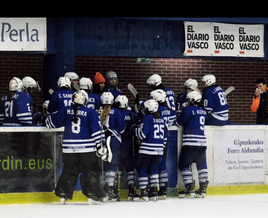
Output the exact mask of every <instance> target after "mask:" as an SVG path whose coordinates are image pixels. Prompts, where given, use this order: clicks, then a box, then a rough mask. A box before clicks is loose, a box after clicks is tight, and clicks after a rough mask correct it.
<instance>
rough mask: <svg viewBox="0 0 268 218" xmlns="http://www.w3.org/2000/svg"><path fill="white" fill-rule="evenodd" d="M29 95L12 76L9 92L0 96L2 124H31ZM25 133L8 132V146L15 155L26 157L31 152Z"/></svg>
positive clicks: (21, 84)
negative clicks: (0, 98)
mask: <svg viewBox="0 0 268 218" xmlns="http://www.w3.org/2000/svg"><path fill="white" fill-rule="evenodd" d="M30 99H31V96H30V95H29V93H26V92H23V83H22V80H21V79H19V78H18V77H13V78H12V79H11V80H10V81H9V92H8V93H7V94H6V95H4V96H3V97H2V100H1V102H0V123H1V125H3V126H30V125H32V111H31V108H30V105H31V104H32V102H30ZM27 135H28V134H27V133H24V132H12V133H11V134H10V147H11V148H12V149H14V150H15V152H16V155H18V156H24V157H28V156H30V155H31V154H30V153H32V152H29V151H30V149H29V148H30V147H31V148H32V146H29V144H28V143H27V139H28V137H27Z"/></svg>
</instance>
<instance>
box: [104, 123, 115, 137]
mask: <svg viewBox="0 0 268 218" xmlns="http://www.w3.org/2000/svg"><path fill="white" fill-rule="evenodd" d="M103 131H104V134H105V138H106V139H107V138H108V137H109V136H111V135H113V133H112V132H111V131H110V130H109V129H108V128H107V126H105V125H104V126H103Z"/></svg>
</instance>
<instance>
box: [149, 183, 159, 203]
mask: <svg viewBox="0 0 268 218" xmlns="http://www.w3.org/2000/svg"><path fill="white" fill-rule="evenodd" d="M149 200H150V201H157V200H158V192H157V186H153V187H151V188H150V190H149Z"/></svg>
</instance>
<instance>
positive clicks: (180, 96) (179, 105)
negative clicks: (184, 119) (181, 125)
mask: <svg viewBox="0 0 268 218" xmlns="http://www.w3.org/2000/svg"><path fill="white" fill-rule="evenodd" d="M185 101H186V94H185V93H184V92H181V93H179V94H178V95H177V99H176V110H177V112H178V113H181V109H182V105H183V103H184V102H185Z"/></svg>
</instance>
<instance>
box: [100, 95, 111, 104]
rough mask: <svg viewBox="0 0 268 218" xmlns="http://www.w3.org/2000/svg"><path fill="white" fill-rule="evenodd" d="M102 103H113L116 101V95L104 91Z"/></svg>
mask: <svg viewBox="0 0 268 218" xmlns="http://www.w3.org/2000/svg"><path fill="white" fill-rule="evenodd" d="M101 103H102V104H109V105H112V104H113V103H114V96H113V94H112V93H111V92H103V93H102V95H101Z"/></svg>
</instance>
